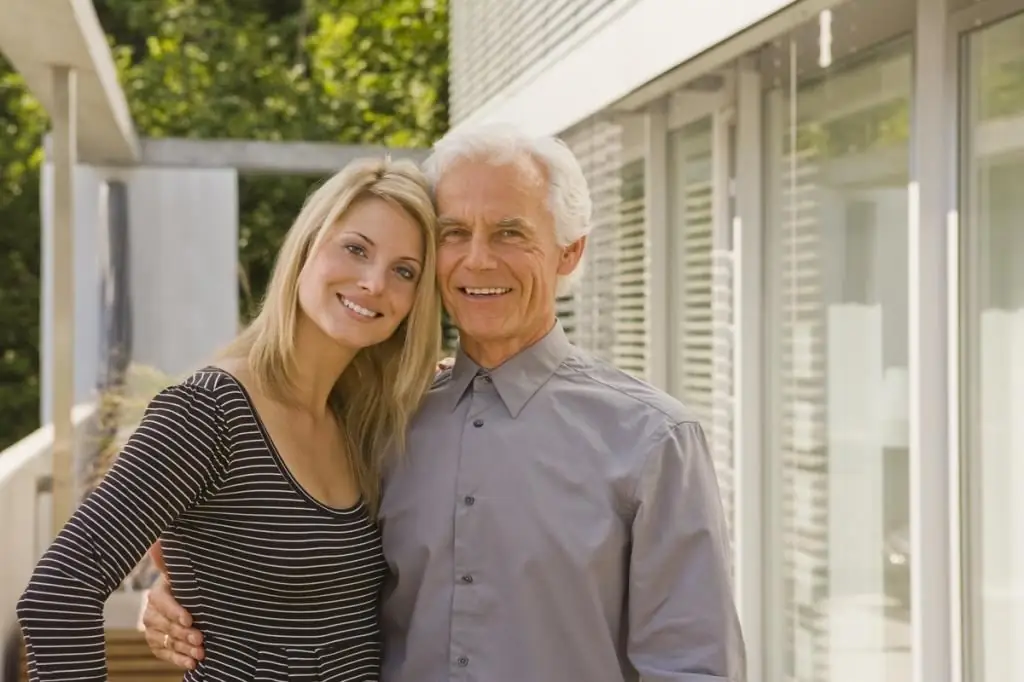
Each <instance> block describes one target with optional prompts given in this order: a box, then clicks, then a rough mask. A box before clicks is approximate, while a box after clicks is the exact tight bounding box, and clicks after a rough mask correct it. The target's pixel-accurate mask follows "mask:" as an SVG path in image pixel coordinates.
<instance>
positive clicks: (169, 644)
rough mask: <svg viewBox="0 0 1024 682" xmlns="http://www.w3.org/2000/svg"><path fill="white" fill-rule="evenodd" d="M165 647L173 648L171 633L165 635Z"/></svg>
mask: <svg viewBox="0 0 1024 682" xmlns="http://www.w3.org/2000/svg"><path fill="white" fill-rule="evenodd" d="M164 648H165V649H170V648H171V636H170V635H169V634H166V635H164Z"/></svg>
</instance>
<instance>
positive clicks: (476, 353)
mask: <svg viewBox="0 0 1024 682" xmlns="http://www.w3.org/2000/svg"><path fill="white" fill-rule="evenodd" d="M555 322H556V321H555V320H551V322H550V323H549V324H547V325H544V326H543V327H541V328H540V329H541V330H540V331H537V332H533V333H532V334H528V335H526V334H524V335H522V336H514V337H508V338H502V339H487V340H477V339H474V338H472V337H469V336H462V337H461V338H460V339H459V344H460V345H461V346H462V351H463V352H464V353H465V354H466V355H468V356H469V357H470V359H471V360H473V362H475V363H476V364H478V365H480V366H481V367H483V368H484V369H494V368H496V367H500V366H501V365H503V364H505V363H506V362H507V361H508V360H509V359H511V358H513V357H515V356H516V355H519V354H520V353H522V352H523V351H524V350H526V349H528V348H530V347H531V346H533V345H534V344H536V343H537V342H538V341H540V340H541V339H543V338H544V337H545V336H547V335H548V333H549V332H550V331H551V330H552V328H554V326H555Z"/></svg>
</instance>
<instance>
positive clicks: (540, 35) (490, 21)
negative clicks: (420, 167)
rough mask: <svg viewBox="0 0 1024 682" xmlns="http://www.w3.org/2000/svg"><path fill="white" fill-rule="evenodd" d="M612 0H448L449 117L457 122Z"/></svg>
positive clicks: (509, 82) (565, 38) (509, 83)
mask: <svg viewBox="0 0 1024 682" xmlns="http://www.w3.org/2000/svg"><path fill="white" fill-rule="evenodd" d="M612 1H613V0H520V1H517V2H510V1H509V0H450V2H451V8H450V14H451V47H450V53H451V55H450V57H451V66H450V68H451V93H450V94H451V104H450V110H451V118H452V123H453V124H455V123H458V122H459V121H461V120H462V119H464V118H466V117H467V116H469V114H471V113H472V112H473V111H475V110H476V109H478V108H479V107H481V106H482V105H483V104H485V103H486V102H487V101H488V100H489V99H491V98H492V97H494V96H495V95H497V94H498V93H499V92H501V91H502V90H503V89H504V88H506V87H508V86H509V85H511V84H512V82H513V81H515V79H516V78H518V77H519V76H521V75H522V74H523V73H524V72H526V70H527V69H529V68H530V67H531V66H533V65H534V64H535V63H537V62H538V61H539V60H540V59H542V58H543V57H544V56H545V55H547V54H548V53H549V52H550V51H551V50H552V49H553V48H555V47H556V46H558V45H559V44H561V43H563V42H565V41H566V40H567V39H569V38H570V37H571V36H572V35H573V34H574V33H575V32H577V31H578V30H579V29H580V28H581V27H582V26H584V25H585V24H586V23H587V22H588V21H590V20H591V19H593V18H594V16H595V15H596V14H597V13H598V12H599V11H600V10H602V9H604V8H605V7H606V6H608V5H610V4H611V3H612Z"/></svg>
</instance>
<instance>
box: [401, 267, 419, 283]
mask: <svg viewBox="0 0 1024 682" xmlns="http://www.w3.org/2000/svg"><path fill="white" fill-rule="evenodd" d="M398 276H399V277H401V278H402V279H407V280H410V281H412V280H414V279H416V271H415V270H413V269H412V268H406V267H401V268H398Z"/></svg>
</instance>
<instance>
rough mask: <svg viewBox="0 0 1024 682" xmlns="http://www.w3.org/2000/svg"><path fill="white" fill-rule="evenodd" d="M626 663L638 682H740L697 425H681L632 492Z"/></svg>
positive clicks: (740, 656)
mask: <svg viewBox="0 0 1024 682" xmlns="http://www.w3.org/2000/svg"><path fill="white" fill-rule="evenodd" d="M634 503H635V504H636V513H635V515H634V518H633V526H632V536H633V545H632V550H631V556H630V570H629V574H630V575H629V639H628V653H629V658H630V661H631V662H632V663H633V666H634V667H635V668H636V669H637V671H638V672H639V673H640V677H641V678H642V679H643V680H644V682H726V681H728V682H744V681H745V679H746V653H745V648H744V642H743V635H742V632H741V630H740V624H739V617H738V615H737V612H736V606H735V602H734V599H733V592H732V581H731V578H730V575H729V559H728V557H729V552H730V548H729V539H728V533H727V530H726V524H725V514H724V512H723V510H722V503H721V498H720V497H719V489H718V483H717V480H716V477H715V471H714V466H713V464H712V461H711V454H710V452H709V451H708V445H707V442H706V440H705V438H704V432H703V430H702V429H701V427H700V425H699V424H697V423H693V422H685V423H680V424H677V425H676V426H674V427H673V428H671V429H670V430H669V431H668V434H667V435H666V436H664V437H662V438H660V439H659V441H658V442H657V443H656V445H655V447H654V449H653V450H652V451H651V452H650V453H648V455H647V459H646V462H645V465H644V467H643V470H642V471H641V473H640V478H639V481H638V484H637V490H636V499H635V500H634Z"/></svg>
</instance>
